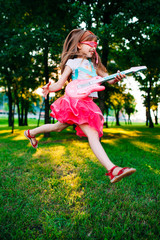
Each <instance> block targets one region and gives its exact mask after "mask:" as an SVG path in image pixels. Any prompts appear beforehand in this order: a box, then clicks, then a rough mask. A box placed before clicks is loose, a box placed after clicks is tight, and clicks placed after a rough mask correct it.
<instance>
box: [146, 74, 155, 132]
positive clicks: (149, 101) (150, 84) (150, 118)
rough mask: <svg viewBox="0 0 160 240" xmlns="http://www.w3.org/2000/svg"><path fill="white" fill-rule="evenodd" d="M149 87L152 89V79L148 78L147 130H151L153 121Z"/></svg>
mask: <svg viewBox="0 0 160 240" xmlns="http://www.w3.org/2000/svg"><path fill="white" fill-rule="evenodd" d="M151 87H152V77H151V75H150V76H149V88H148V96H147V107H148V119H149V128H153V127H154V125H153V121H152V117H151V96H150V94H151Z"/></svg>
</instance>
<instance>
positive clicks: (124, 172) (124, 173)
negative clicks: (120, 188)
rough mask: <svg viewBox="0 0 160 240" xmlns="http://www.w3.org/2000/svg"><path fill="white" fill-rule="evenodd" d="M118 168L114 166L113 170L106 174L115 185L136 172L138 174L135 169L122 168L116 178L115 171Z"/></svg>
mask: <svg viewBox="0 0 160 240" xmlns="http://www.w3.org/2000/svg"><path fill="white" fill-rule="evenodd" d="M116 167H118V166H114V167H113V168H111V169H110V170H109V172H108V173H106V176H110V180H111V183H115V182H119V181H120V180H121V179H122V178H124V177H127V176H129V175H131V174H133V173H134V172H136V169H135V168H128V167H124V168H122V169H121V170H120V171H119V172H118V174H117V175H116V176H115V175H113V170H114V169H115V168H116Z"/></svg>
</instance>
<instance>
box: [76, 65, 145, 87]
mask: <svg viewBox="0 0 160 240" xmlns="http://www.w3.org/2000/svg"><path fill="white" fill-rule="evenodd" d="M146 69H147V67H146V66H139V67H132V68H130V69H128V70H125V71H122V72H120V73H115V74H112V75H109V76H106V77H103V78H101V77H97V78H96V77H94V78H93V79H91V80H90V81H88V82H85V83H83V84H78V85H77V88H84V87H87V86H90V85H92V84H95V83H103V82H107V81H110V80H112V79H115V77H116V76H117V75H119V74H122V75H123V74H124V75H127V74H130V73H133V72H138V71H141V70H146Z"/></svg>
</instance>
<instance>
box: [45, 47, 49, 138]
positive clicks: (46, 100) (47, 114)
mask: <svg viewBox="0 0 160 240" xmlns="http://www.w3.org/2000/svg"><path fill="white" fill-rule="evenodd" d="M44 76H45V80H46V84H47V83H48V82H49V71H48V42H46V45H45V48H44ZM47 123H50V117H49V95H47V99H45V124H47ZM49 136H50V133H44V137H49Z"/></svg>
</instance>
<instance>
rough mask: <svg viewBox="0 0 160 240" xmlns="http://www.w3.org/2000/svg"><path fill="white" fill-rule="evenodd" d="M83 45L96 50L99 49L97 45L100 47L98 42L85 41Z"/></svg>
mask: <svg viewBox="0 0 160 240" xmlns="http://www.w3.org/2000/svg"><path fill="white" fill-rule="evenodd" d="M81 43H83V44H87V45H89V46H90V47H95V48H97V45H98V43H97V42H92V41H84V42H81Z"/></svg>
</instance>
